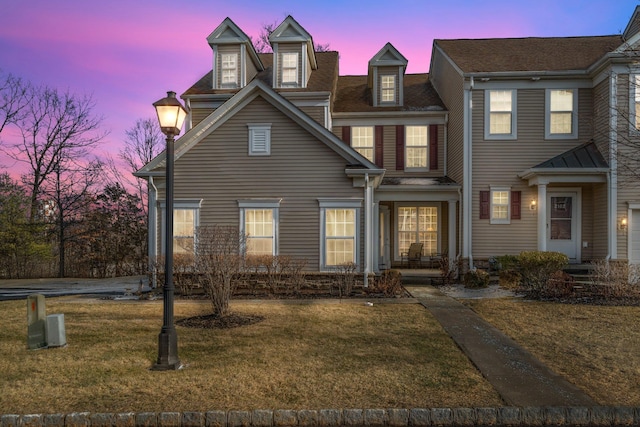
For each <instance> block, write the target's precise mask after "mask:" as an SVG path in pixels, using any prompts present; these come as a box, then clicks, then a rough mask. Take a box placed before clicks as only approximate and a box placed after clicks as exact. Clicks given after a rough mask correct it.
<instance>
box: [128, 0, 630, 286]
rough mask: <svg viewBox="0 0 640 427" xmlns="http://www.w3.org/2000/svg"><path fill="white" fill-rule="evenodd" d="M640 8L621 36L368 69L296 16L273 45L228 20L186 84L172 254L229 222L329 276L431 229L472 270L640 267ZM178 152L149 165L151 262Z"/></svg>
mask: <svg viewBox="0 0 640 427" xmlns="http://www.w3.org/2000/svg"><path fill="white" fill-rule="evenodd" d="M639 11H640V8H637V9H636V11H635V13H634V15H633V17H632V20H631V22H630V24H629V26H628V27H627V29H626V30H625V32H624V33H623V34H622V35H615V36H602V37H564V38H522V39H481V40H435V41H434V43H433V53H432V57H431V70H430V73H429V74H407V73H406V68H407V63H408V60H407V59H406V58H405V57H404V56H403V55H402V54H401V53H400V52H399V51H398V50H397V49H396V48H395V47H394V46H393V45H391V44H386V45H385V46H383V47H382V48H381V49H380V50H379V51H378V52H377V53H375V54H374V55H373V56H372V58H371V60H370V61H369V64H368V73H367V75H364V76H341V75H340V74H339V70H338V65H339V64H338V53H337V52H332V51H329V52H315V51H314V44H313V38H312V37H311V35H310V34H309V33H308V32H307V31H306V30H305V29H304V28H303V27H302V26H301V25H300V24H299V23H298V22H297V21H296V20H295V19H293V18H292V17H291V16H289V17H287V18H286V19H285V20H284V21H283V22H282V23H281V24H280V25H279V26H278V27H277V28H276V29H275V31H274V32H273V33H272V34H271V35H270V37H269V41H270V43H271V46H272V49H273V53H269V54H262V53H257V52H256V51H255V49H254V47H253V45H252V43H251V40H250V38H249V37H248V36H247V35H246V34H245V33H244V32H243V31H242V30H241V29H240V28H239V27H238V26H237V25H236V24H235V23H234V22H233V21H232V20H231V19H229V18H227V19H225V20H224V21H223V22H222V23H221V24H220V25H219V26H218V27H217V28H216V29H215V30H214V31H213V32H212V33H211V34H210V35H209V37H207V41H208V43H209V45H210V46H211V50H212V70H211V71H209V72H207V73H206V74H205V75H204V76H203V77H202V78H201V79H200V80H198V81H197V82H195V83H194V84H193V86H191V87H190V88H188V89H187V90H186V91H185V92H184V93H183V94H182V96H181V97H182V99H183V100H184V102H185V105H186V108H187V110H188V112H189V115H188V119H187V121H188V123H187V125H186V132H185V133H184V134H183V135H182V136H181V137H180V138H179V139H178V140H177V141H176V153H175V213H174V215H175V219H174V228H175V230H174V234H175V235H174V250H175V251H177V252H180V251H186V250H189V248H191V247H193V245H194V234H195V230H196V228H197V227H198V226H200V225H212V224H219V225H232V226H237V227H238V228H239V229H240V230H241V231H242V232H243V233H245V235H246V236H247V244H246V248H245V251H246V253H247V254H248V255H265V254H266V255H292V256H296V257H300V258H305V259H307V261H308V264H307V265H308V267H307V268H308V269H310V270H316V271H330V270H332V269H334V268H335V267H336V266H338V265H340V264H344V263H346V262H354V263H356V264H357V265H358V266H359V269H360V270H361V271H362V272H366V273H370V272H378V271H380V270H384V269H388V268H392V267H397V266H401V265H403V262H404V261H405V259H404V254H406V252H408V249H409V246H410V245H411V243H416V242H419V243H421V244H422V247H423V252H422V255H423V260H424V261H428V260H431V259H433V257H434V256H437V255H440V254H447V255H449V258H450V259H451V260H453V259H456V258H459V259H460V260H461V261H462V263H463V266H464V268H465V269H468V268H473V267H474V266H475V265H477V264H478V265H479V264H480V263H482V262H483V261H486V260H488V259H489V258H490V257H492V256H496V255H503V254H509V253H511V254H517V253H519V252H520V251H522V250H556V251H560V252H564V253H566V254H567V255H568V256H569V258H570V259H571V260H572V261H573V262H583V261H587V260H593V259H598V258H610V259H614V260H617V259H620V260H632V261H634V262H640V192H639V191H640V190H639V189H638V188H636V187H634V186H632V185H627V184H629V183H630V180H631V179H630V178H629V177H628V176H627V175H625V174H622V173H619V170H621V169H622V166H621V165H620V163H619V162H618V158H619V157H620V153H622V152H623V151H625V150H627V151H629V150H633V149H634V148H633V146H632V144H622V143H620V142H619V141H622V140H624V141H637V142H640V117H639V118H638V120H637V121H636V119H635V114H636V105H637V103H640V96H637V97H636V95H635V82H636V76H635V73H636V72H637V73H638V75H640V66H638V68H637V69H636V68H634V67H635V65H634V63H635V59H634V55H633V50H632V49H631V46H634V44H635V43H636V42H637V41H638V39H640V34H638V32H639V30H640V15H639V14H640V12H639ZM638 79H640V77H638ZM639 81H640V80H639ZM636 100H638V101H636ZM638 111H640V109H638ZM635 150H637V148H635ZM164 160H165V159H164V153H163V154H160V155H159V156H158V157H156V158H155V159H154V160H152V161H151V162H150V163H149V164H147V165H145V166H144V167H143V168H142V169H140V170H139V171H138V172H136V176H138V177H143V178H145V179H147V180H148V181H149V184H150V185H149V189H150V192H149V206H151V207H154V206H155V207H156V209H149V211H150V222H149V223H150V226H149V234H150V245H149V247H150V256H151V257H152V258H153V257H155V256H157V255H161V252H159V248H162V247H164V246H163V244H162V242H163V240H164V238H165V236H163V235H162V231H161V230H163V229H164V228H163V227H161V224H162V222H163V217H164V215H163V212H164V208H165V206H164V200H163V198H164V195H163V194H164ZM628 166H629V165H628V164H626V165H624V168H628Z"/></svg>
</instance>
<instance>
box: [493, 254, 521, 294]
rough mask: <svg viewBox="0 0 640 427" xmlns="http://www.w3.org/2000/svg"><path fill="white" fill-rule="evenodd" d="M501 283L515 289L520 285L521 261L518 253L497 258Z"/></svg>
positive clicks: (504, 286) (505, 286) (502, 285)
mask: <svg viewBox="0 0 640 427" xmlns="http://www.w3.org/2000/svg"><path fill="white" fill-rule="evenodd" d="M495 260H496V264H495V266H496V269H497V270H498V280H499V284H500V286H501V287H503V288H507V289H515V288H517V287H518V286H520V281H521V280H522V276H521V275H520V271H519V270H520V263H519V261H518V256H516V255H502V256H499V257H496V258H495Z"/></svg>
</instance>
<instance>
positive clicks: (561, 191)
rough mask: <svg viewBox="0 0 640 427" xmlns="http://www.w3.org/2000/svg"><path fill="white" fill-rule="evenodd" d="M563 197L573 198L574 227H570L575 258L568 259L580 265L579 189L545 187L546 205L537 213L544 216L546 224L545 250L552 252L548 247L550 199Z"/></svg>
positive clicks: (580, 192) (580, 209) (580, 215)
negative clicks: (573, 241)
mask: <svg viewBox="0 0 640 427" xmlns="http://www.w3.org/2000/svg"><path fill="white" fill-rule="evenodd" d="M563 195H566V196H572V197H575V202H574V203H575V204H574V207H573V208H574V210H573V215H574V223H575V226H572V240H574V239H575V258H570V261H571V262H575V263H580V262H581V261H582V244H581V242H582V189H581V188H579V187H576V188H564V187H551V188H549V187H547V197H546V200H545V201H546V203H547V206H546V208H545V209H544V210H542V209H540V210H539V211H538V215H544V217H545V224H546V233H545V234H546V236H547V242H546V243H547V247H546V250H553V248H551V247H549V246H550V244H549V243H550V241H549V239H550V222H551V221H550V220H551V218H549V211H550V208H551V206H550V205H551V202H550V201H551V197H559V196H560V197H562V196H563Z"/></svg>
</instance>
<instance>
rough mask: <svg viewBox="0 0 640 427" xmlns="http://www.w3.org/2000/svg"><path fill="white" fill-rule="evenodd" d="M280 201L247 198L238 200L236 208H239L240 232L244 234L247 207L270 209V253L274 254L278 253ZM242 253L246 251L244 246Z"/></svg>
mask: <svg viewBox="0 0 640 427" xmlns="http://www.w3.org/2000/svg"><path fill="white" fill-rule="evenodd" d="M280 202H282V199H247V200H238V208H239V209H240V227H239V229H240V233H241V235H243V236H244V235H245V234H246V229H245V219H246V217H245V211H246V210H247V209H271V210H272V211H273V244H272V252H271V253H272V254H273V255H274V256H276V255H278V254H279V251H280V244H279V240H280V226H279V224H280ZM241 251H242V253H243V254H245V253H246V247H242V248H241Z"/></svg>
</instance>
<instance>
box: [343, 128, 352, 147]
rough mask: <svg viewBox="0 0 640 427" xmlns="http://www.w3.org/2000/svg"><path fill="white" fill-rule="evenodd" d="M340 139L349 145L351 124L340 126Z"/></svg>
mask: <svg viewBox="0 0 640 427" xmlns="http://www.w3.org/2000/svg"><path fill="white" fill-rule="evenodd" d="M342 140H343V141H344V142H345V143H346V144H347V145H351V126H342Z"/></svg>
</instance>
